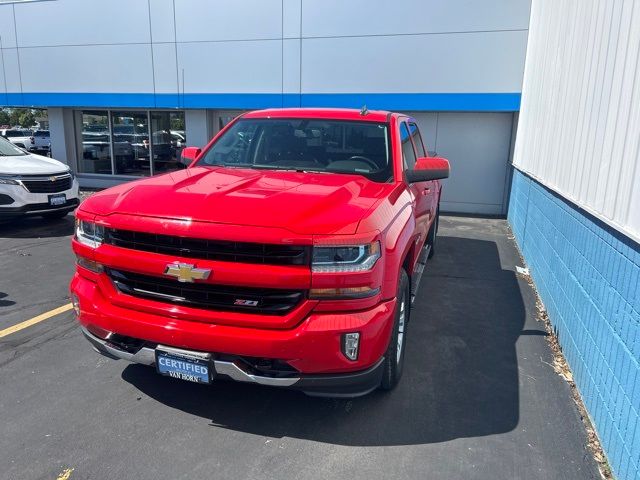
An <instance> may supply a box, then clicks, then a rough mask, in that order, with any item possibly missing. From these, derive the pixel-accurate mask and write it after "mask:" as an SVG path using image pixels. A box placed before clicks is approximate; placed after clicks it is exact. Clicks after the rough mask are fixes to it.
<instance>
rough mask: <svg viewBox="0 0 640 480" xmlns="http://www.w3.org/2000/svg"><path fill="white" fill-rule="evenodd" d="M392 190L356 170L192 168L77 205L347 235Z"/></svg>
mask: <svg viewBox="0 0 640 480" xmlns="http://www.w3.org/2000/svg"><path fill="white" fill-rule="evenodd" d="M393 188H394V185H393V184H390V183H384V184H383V183H375V182H372V181H369V180H367V179H366V178H364V177H362V176H359V175H344V174H334V173H331V174H324V173H299V172H289V171H276V170H254V169H236V168H213V167H193V168H189V169H186V170H180V171H177V172H172V173H168V174H165V175H160V176H157V177H153V178H149V179H145V180H137V181H134V182H130V183H127V184H123V185H119V186H117V187H113V188H110V189H108V190H104V191H102V192H100V193H97V194H95V195H93V196H91V197H89V198H88V199H87V200H85V201H84V202H83V203H82V205H81V207H80V208H81V209H82V210H83V211H86V212H89V213H94V214H96V215H109V214H112V213H118V214H125V215H140V216H147V217H158V218H170V219H179V220H187V221H198V222H213V223H222V224H233V225H246V226H256V227H275V228H282V229H286V230H288V231H290V232H293V233H299V234H353V233H355V232H356V229H357V227H358V223H359V222H360V220H361V219H362V218H363V217H364V216H365V215H366V213H367V212H368V211H369V210H370V209H371V208H372V207H373V206H374V204H375V203H376V202H377V201H379V200H380V199H382V198H385V196H387V195H388V194H389V193H390V192H391V191H392V190H393Z"/></svg>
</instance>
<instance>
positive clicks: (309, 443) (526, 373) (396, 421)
mask: <svg viewBox="0 0 640 480" xmlns="http://www.w3.org/2000/svg"><path fill="white" fill-rule="evenodd" d="M72 230H73V221H72V216H71V215H69V216H68V217H67V218H65V219H63V220H61V221H43V220H41V219H29V220H24V221H21V222H17V223H15V224H10V225H0V266H1V267H2V272H1V274H0V330H3V329H6V328H7V327H9V326H12V325H15V324H19V323H20V322H22V321H24V320H28V319H30V318H32V317H34V316H37V315H39V314H42V313H44V312H47V311H49V310H51V309H54V308H56V307H59V306H61V305H65V304H67V303H68V301H69V300H68V283H69V279H70V277H71V275H72V272H73V260H74V259H73V254H72V252H71V249H70V236H71V234H72ZM436 248H437V251H436V255H435V257H434V258H433V260H431V261H430V262H429V264H428V265H427V269H426V271H425V278H423V281H422V283H421V285H420V291H419V295H418V297H417V299H416V302H415V304H414V306H413V311H412V314H411V323H410V325H409V333H408V344H407V355H406V362H407V363H406V365H405V371H404V376H403V378H402V381H401V384H400V385H399V386H398V388H397V389H396V390H394V391H393V392H391V393H382V392H375V393H373V394H371V395H368V396H366V397H363V398H358V399H353V400H335V399H321V398H311V397H306V396H305V395H304V394H302V393H299V392H293V391H285V390H278V389H274V388H267V387H258V386H252V385H243V384H236V383H232V382H223V381H219V382H217V383H214V384H213V385H212V386H201V385H195V384H189V383H185V382H181V381H179V380H175V379H171V378H166V377H160V376H158V375H156V374H155V372H154V370H153V369H151V368H149V367H144V366H139V365H131V364H128V363H126V362H124V361H115V360H110V359H107V358H104V357H101V356H99V355H98V354H97V353H95V352H94V351H93V350H92V349H91V347H90V346H89V344H88V343H87V342H86V341H85V340H84V339H83V338H82V335H81V333H80V331H79V328H78V327H77V325H76V322H75V320H74V318H73V313H72V312H71V311H68V312H65V313H62V314H59V315H56V316H53V317H51V318H49V319H47V320H44V321H42V322H39V323H37V324H35V325H32V326H30V327H28V328H25V329H23V330H20V331H18V332H16V333H12V334H10V335H6V336H4V337H2V338H0V432H1V434H0V479H12V480H13V479H17V480H23V479H28V480H30V479H54V480H55V479H57V478H59V477H61V476H62V477H63V478H64V476H65V475H68V478H69V479H71V480H75V479H100V480H103V479H134V478H135V479H141V480H143V479H157V478H169V479H193V478H212V479H213V478H216V479H218V478H219V479H226V478H237V479H261V480H263V479H307V478H308V479H323V480H326V479H332V478H349V479H351V480H353V479H378V478H380V479H414V478H416V479H418V478H419V479H463V478H464V479H562V480H572V479H580V480H584V479H597V478H600V477H599V474H598V472H597V468H596V466H595V462H594V461H593V459H592V458H591V455H590V454H589V452H588V450H587V449H586V441H587V439H586V433H585V430H584V427H583V425H582V422H581V419H580V415H579V413H578V411H577V409H576V407H575V405H574V403H573V401H572V399H571V393H570V390H569V387H568V386H567V384H566V383H565V382H564V381H563V380H562V379H561V378H560V377H559V376H558V375H557V374H556V373H555V372H554V371H553V368H552V367H551V366H550V365H549V364H550V363H552V355H551V351H550V349H549V347H548V345H547V342H546V340H545V331H544V327H543V325H542V324H541V323H540V322H538V321H537V320H536V308H535V295H534V292H533V290H532V289H531V287H530V286H529V285H528V284H527V282H526V281H525V279H523V278H520V277H519V276H518V275H517V274H516V272H515V267H516V265H519V264H520V260H519V257H518V254H517V251H516V248H515V246H514V243H513V240H511V239H510V237H509V231H508V228H507V224H506V222H505V221H504V220H497V219H475V218H464V217H443V218H442V220H441V223H440V235H439V238H438V243H437V246H436Z"/></svg>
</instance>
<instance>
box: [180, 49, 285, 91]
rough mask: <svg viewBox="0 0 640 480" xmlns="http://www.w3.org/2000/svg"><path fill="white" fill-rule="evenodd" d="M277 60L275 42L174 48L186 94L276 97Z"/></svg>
mask: <svg viewBox="0 0 640 480" xmlns="http://www.w3.org/2000/svg"><path fill="white" fill-rule="evenodd" d="M281 58H282V42H281V41H279V40H275V41H274V40H265V41H252V42H210V43H202V42H198V43H182V44H178V62H179V64H178V71H179V73H180V78H181V80H180V81H181V82H182V69H184V79H185V80H184V84H185V85H184V89H185V92H186V93H226V92H240V93H245V92H252V93H280V92H281V91H282V61H281ZM181 88H182V86H181Z"/></svg>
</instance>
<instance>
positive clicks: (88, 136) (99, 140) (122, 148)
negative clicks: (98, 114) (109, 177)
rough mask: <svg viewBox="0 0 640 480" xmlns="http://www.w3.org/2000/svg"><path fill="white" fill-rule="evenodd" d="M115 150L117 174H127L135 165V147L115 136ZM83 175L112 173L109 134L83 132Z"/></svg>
mask: <svg viewBox="0 0 640 480" xmlns="http://www.w3.org/2000/svg"><path fill="white" fill-rule="evenodd" d="M113 150H114V156H115V167H116V173H117V174H126V172H127V169H129V168H131V166H132V165H133V147H132V145H131V143H129V142H128V141H123V140H121V139H118V138H116V137H115V136H114V141H113ZM82 159H83V163H84V164H83V169H82V172H83V173H111V140H110V137H109V133H108V132H106V133H99V132H97V131H86V130H85V131H83V132H82Z"/></svg>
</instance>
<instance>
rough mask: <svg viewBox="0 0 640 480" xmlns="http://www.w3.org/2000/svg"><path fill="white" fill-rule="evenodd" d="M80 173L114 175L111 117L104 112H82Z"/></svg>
mask: <svg viewBox="0 0 640 480" xmlns="http://www.w3.org/2000/svg"><path fill="white" fill-rule="evenodd" d="M78 172H79V173H107V174H111V173H112V168H111V135H110V133H109V116H108V115H107V112H103V111H91V110H89V111H84V112H82V158H81V159H79V162H78Z"/></svg>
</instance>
